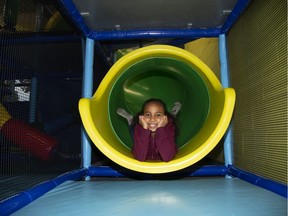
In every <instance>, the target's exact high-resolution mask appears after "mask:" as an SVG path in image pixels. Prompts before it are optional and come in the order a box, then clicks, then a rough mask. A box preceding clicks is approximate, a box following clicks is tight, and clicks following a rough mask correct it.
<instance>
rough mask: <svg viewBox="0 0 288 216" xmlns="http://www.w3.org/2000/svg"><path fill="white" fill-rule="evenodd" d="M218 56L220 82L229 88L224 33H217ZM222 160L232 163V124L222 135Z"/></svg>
mask: <svg viewBox="0 0 288 216" xmlns="http://www.w3.org/2000/svg"><path fill="white" fill-rule="evenodd" d="M219 57H220V73H221V83H222V85H223V87H224V88H229V87H230V82H229V68H228V59H227V45H226V35H225V34H220V35H219ZM224 160H225V165H226V166H228V165H233V134H232V124H230V125H229V127H228V130H227V132H226V134H225V137H224Z"/></svg>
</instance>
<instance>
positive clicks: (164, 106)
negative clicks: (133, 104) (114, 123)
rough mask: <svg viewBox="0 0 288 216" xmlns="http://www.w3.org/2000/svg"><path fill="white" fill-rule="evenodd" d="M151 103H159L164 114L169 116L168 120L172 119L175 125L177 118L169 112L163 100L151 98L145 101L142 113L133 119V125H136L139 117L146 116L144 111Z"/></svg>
mask: <svg viewBox="0 0 288 216" xmlns="http://www.w3.org/2000/svg"><path fill="white" fill-rule="evenodd" d="M149 103H159V104H160V105H161V106H162V107H163V108H164V114H165V115H167V116H168V118H171V119H172V121H173V123H174V124H175V118H174V116H172V115H171V114H170V113H169V112H168V110H167V107H166V104H165V103H164V102H163V101H162V100H161V99H157V98H150V99H148V100H146V101H144V103H143V104H142V108H141V111H140V112H138V113H137V115H136V116H135V117H134V118H133V124H136V123H137V122H138V120H139V116H140V115H143V114H144V109H145V107H146V105H147V104H149Z"/></svg>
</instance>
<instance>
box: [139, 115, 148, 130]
mask: <svg viewBox="0 0 288 216" xmlns="http://www.w3.org/2000/svg"><path fill="white" fill-rule="evenodd" d="M139 124H140V125H141V126H142V127H143V128H144V129H148V124H147V122H146V121H145V118H144V116H143V115H140V116H139Z"/></svg>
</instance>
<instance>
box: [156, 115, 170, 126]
mask: <svg viewBox="0 0 288 216" xmlns="http://www.w3.org/2000/svg"><path fill="white" fill-rule="evenodd" d="M167 124H168V117H167V116H166V115H164V116H163V117H162V118H161V120H160V121H159V124H158V128H159V127H165V126H166V125H167Z"/></svg>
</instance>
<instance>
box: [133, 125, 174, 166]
mask: <svg viewBox="0 0 288 216" xmlns="http://www.w3.org/2000/svg"><path fill="white" fill-rule="evenodd" d="M177 150H178V148H177V146H176V144H175V126H174V124H173V123H172V121H171V120H169V122H168V124H167V125H166V126H165V127H160V128H157V130H156V132H155V135H154V136H152V132H151V131H150V130H148V129H144V128H143V127H142V126H141V125H140V124H136V125H135V130H134V145H133V148H132V153H133V155H134V157H135V158H136V159H137V160H139V161H146V160H162V161H165V162H168V161H170V160H172V159H173V158H174V156H175V154H176V153H177Z"/></svg>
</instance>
